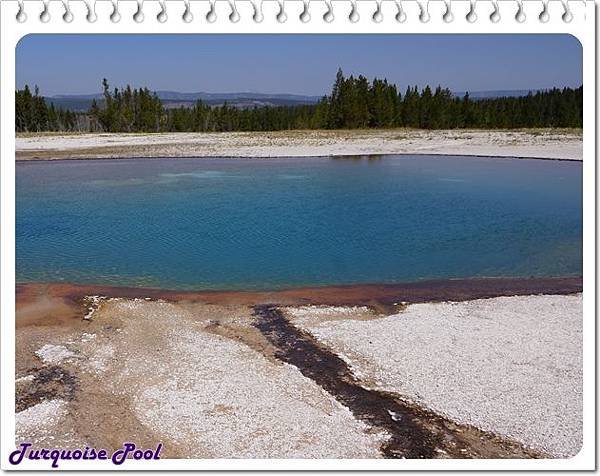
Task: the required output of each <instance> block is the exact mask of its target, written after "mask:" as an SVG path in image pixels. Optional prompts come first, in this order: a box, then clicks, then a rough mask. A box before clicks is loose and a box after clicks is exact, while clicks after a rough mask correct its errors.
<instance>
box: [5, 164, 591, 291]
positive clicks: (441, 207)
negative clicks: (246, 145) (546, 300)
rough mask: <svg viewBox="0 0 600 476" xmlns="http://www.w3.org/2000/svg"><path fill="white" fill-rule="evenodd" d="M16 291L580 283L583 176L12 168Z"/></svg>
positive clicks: (559, 171)
mask: <svg viewBox="0 0 600 476" xmlns="http://www.w3.org/2000/svg"><path fill="white" fill-rule="evenodd" d="M16 225H17V250H16V251H17V280H18V281H19V282H31V281H69V282H78V283H98V284H112V285H134V286H138V285H139V286H156V287H162V288H177V289H270V288H285V287H294V286H306V285H329V284H356V283H384V282H385V283H394V282H403V281H415V280H420V279H431V278H452V277H480V276H571V275H581V274H582V164H581V163H580V162H569V161H547V160H524V159H500V158H494V159H491V158H473V157H440V156H384V157H380V158H371V159H369V158H355V159H349V158H343V159H342V158H340V159H327V158H285V159H152V160H150V159H148V160H123V159H119V160H85V161H61V162H19V163H18V164H17V223H16Z"/></svg>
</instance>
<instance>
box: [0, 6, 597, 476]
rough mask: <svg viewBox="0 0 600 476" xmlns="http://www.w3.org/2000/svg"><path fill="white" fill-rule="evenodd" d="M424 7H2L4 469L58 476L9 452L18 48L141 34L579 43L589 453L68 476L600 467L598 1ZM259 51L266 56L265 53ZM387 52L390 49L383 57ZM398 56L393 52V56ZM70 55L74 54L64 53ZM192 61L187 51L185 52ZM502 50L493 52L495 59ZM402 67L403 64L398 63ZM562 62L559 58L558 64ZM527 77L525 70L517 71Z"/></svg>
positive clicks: (195, 466)
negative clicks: (599, 421)
mask: <svg viewBox="0 0 600 476" xmlns="http://www.w3.org/2000/svg"><path fill="white" fill-rule="evenodd" d="M421 3H424V2H416V1H415V2H406V1H405V2H404V3H403V6H404V8H405V12H406V15H407V20H406V22H405V23H402V24H400V23H398V22H396V20H395V19H394V15H395V13H396V7H395V4H394V2H392V1H384V2H383V6H382V13H383V16H384V18H383V21H381V22H380V23H375V22H374V21H372V19H371V15H372V14H373V12H374V11H375V8H376V2H375V1H371V0H360V1H359V2H357V10H358V13H359V15H360V20H359V21H358V22H356V23H351V22H350V21H349V20H348V14H349V13H350V11H351V9H352V3H351V2H350V1H338V0H336V1H334V2H333V4H334V14H335V19H334V21H333V22H331V23H326V22H325V21H324V20H323V19H322V15H323V14H324V13H325V12H326V11H327V7H326V4H325V3H324V2H323V1H322V0H312V1H311V4H310V13H311V17H312V18H311V21H310V22H308V23H303V22H302V21H300V19H299V18H298V17H299V15H300V13H301V12H302V10H303V2H302V1H300V0H285V9H286V14H287V22H285V23H279V22H278V21H277V19H276V16H277V14H278V13H279V3H278V2H277V1H274V0H265V1H264V2H263V14H264V21H263V22H262V23H260V24H257V23H255V22H254V21H253V19H252V15H253V6H252V2H251V1H249V0H237V1H236V7H237V10H238V12H239V14H240V19H239V21H238V22H237V23H233V22H231V21H230V20H229V18H228V16H229V13H230V7H229V3H228V2H227V1H225V0H219V1H217V2H216V13H217V21H215V22H214V23H209V22H207V20H206V18H205V14H206V12H207V11H208V8H209V2H208V1H195V0H192V1H191V2H190V4H191V6H192V13H193V14H194V20H193V21H192V22H191V23H184V22H183V20H182V19H181V14H182V13H183V10H184V7H183V2H180V1H177V2H176V1H169V2H167V7H168V20H167V21H166V22H165V23H159V22H158V20H157V19H156V14H158V12H159V11H160V4H159V2H157V1H156V0H146V1H145V2H144V12H145V17H146V20H145V21H144V22H143V23H137V22H135V21H134V20H133V14H134V13H135V12H136V10H137V2H136V1H134V0H119V12H120V14H121V21H120V22H119V23H112V22H111V21H110V20H109V16H110V14H111V12H112V3H111V2H110V1H105V0H98V1H97V2H96V14H97V16H98V20H97V21H96V22H95V23H89V22H88V21H87V20H86V18H85V17H86V13H87V9H86V5H85V3H83V2H82V1H80V0H71V1H70V8H71V10H72V12H73V15H74V19H73V21H72V22H71V23H66V22H64V21H63V19H62V14H63V12H64V10H63V8H62V3H61V2H60V1H57V0H53V1H51V2H50V3H49V5H50V7H49V12H50V15H51V20H50V21H49V22H48V23H43V22H41V21H40V20H39V18H38V15H39V14H40V12H41V11H42V7H43V4H42V2H41V1H39V0H36V1H27V2H25V10H26V13H27V15H28V19H27V21H26V22H24V23H18V22H17V21H16V20H15V16H16V14H17V12H18V10H19V5H18V3H17V1H16V0H2V1H0V57H1V58H2V61H1V63H0V85H2V89H1V91H0V103H1V104H2V109H1V115H0V145H1V148H0V155H1V157H2V160H0V206H1V222H0V229H1V230H2V239H1V240H0V266H1V270H0V271H1V273H0V277H1V281H0V282H1V289H0V315H1V316H2V319H1V323H0V329H1V335H2V345H1V346H0V349H1V360H0V363H1V369H2V371H1V390H2V393H1V395H2V399H1V416H2V428H1V434H0V437H1V445H0V458H1V460H0V461H1V463H0V467H1V468H2V469H4V470H8V469H10V470H49V469H50V464H49V462H47V461H44V462H35V461H24V462H23V463H21V464H20V465H19V466H11V465H10V464H9V463H8V454H9V453H10V452H11V451H13V450H14V449H15V447H14V437H15V403H14V402H15V399H14V395H15V284H16V280H15V127H14V120H15V117H14V99H15V91H14V90H15V48H16V45H17V43H18V42H19V41H20V39H21V38H23V37H24V36H26V35H28V34H36V33H46V34H48V33H62V34H65V33H71V34H89V33H95V34H99V33H103V34H116V33H121V34H122V33H135V34H180V33H187V34H191V33H194V34H211V33H212V34H214V33H218V34H232V33H235V34H241V33H244V34H258V33H261V34H266V33H270V34H286V35H288V34H299V33H302V34H335V33H337V34H340V33H341V34H403V33H413V34H414V33H416V34H423V35H425V34H474V33H485V34H493V33H497V34H510V33H519V34H523V33H527V34H537V33H544V34H548V33H563V34H564V33H566V34H571V35H573V36H574V37H576V38H577V39H578V40H579V42H580V43H581V45H582V47H583V51H582V59H583V84H584V86H585V87H584V91H583V95H584V101H583V105H584V121H583V155H584V161H583V217H584V221H583V256H584V260H583V287H584V291H583V309H584V311H583V314H584V315H583V317H584V323H583V441H584V444H583V447H582V449H581V451H580V452H579V453H578V454H577V455H576V456H574V457H572V458H568V459H545V460H533V459H531V460H516V459H508V460H494V459H477V460H455V459H452V460H436V459H432V460H394V459H381V460H377V459H367V460H364V459H363V460H358V459H326V460H320V459H314V460H309V459H209V460H207V459H161V460H159V461H133V460H127V461H126V462H125V463H124V464H123V465H122V466H113V465H112V464H111V463H110V462H101V461H78V462H72V461H63V462H61V465H60V469H63V470H75V469H78V470H124V469H127V470H141V469H143V470H205V471H206V470H346V471H354V470H498V469H502V470H576V469H586V470H591V469H595V448H596V440H595V421H596V413H595V364H596V361H595V335H596V333H595V332H596V328H595V298H596V294H595V291H596V278H595V264H596V250H595V229H596V214H595V212H596V204H595V177H596V164H595V130H596V128H595V104H596V102H595V48H596V43H595V3H594V2H592V1H589V0H587V1H582V2H570V3H569V6H570V7H571V10H572V12H573V20H572V21H571V22H570V23H565V22H563V21H562V18H561V15H562V13H563V10H562V7H561V2H559V1H551V2H550V4H549V13H550V19H549V21H548V22H547V23H542V22H540V21H539V19H538V15H539V13H540V11H541V3H542V2H530V1H525V2H523V5H524V12H525V14H526V16H527V19H526V21H525V22H523V23H519V22H517V21H516V20H515V19H514V15H515V13H516V11H517V2H515V1H511V2H499V8H500V15H501V21H499V22H498V23H493V22H491V21H490V19H489V18H488V17H489V14H490V13H491V12H492V11H493V7H492V2H490V1H488V0H479V1H478V5H477V8H478V11H477V14H478V17H479V18H478V19H477V21H475V22H474V23H470V22H468V21H467V20H466V18H465V17H466V14H467V13H468V11H469V9H470V2H469V1H465V0H452V10H453V14H454V21H453V22H452V23H445V22H444V21H443V19H442V15H443V13H444V12H445V3H444V1H441V0H435V1H430V2H429V14H430V15H431V19H430V21H429V22H427V23H422V22H421V21H420V20H419V13H420V4H421ZM259 53H260V52H258V51H257V54H259ZM382 53H384V52H382ZM391 53H392V52H385V54H391ZM65 54H68V52H65ZM179 54H182V55H184V54H185V52H179ZM493 54H494V52H493V51H490V55H493ZM398 60H399V61H401V60H402V58H401V57H400V58H398ZM557 61H560V58H557ZM515 73H516V74H518V72H515Z"/></svg>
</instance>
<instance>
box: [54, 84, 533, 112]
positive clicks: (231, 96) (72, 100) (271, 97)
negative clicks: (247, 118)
mask: <svg viewBox="0 0 600 476" xmlns="http://www.w3.org/2000/svg"><path fill="white" fill-rule="evenodd" d="M537 91H538V90H537V89H533V90H531V92H533V93H535V92H537ZM529 92H530V90H527V89H517V90H492V91H469V97H470V98H471V99H474V100H477V99H489V98H500V97H519V96H527V94H529ZM156 94H157V95H158V97H159V98H160V99H161V100H162V102H163V104H164V106H165V108H167V109H172V108H177V107H182V106H183V107H191V106H193V105H194V103H195V102H196V101H197V100H198V99H200V100H202V102H204V103H205V104H208V105H211V106H221V105H223V104H224V103H225V102H227V104H228V105H229V106H231V107H235V108H238V109H249V108H254V107H265V106H297V105H302V104H315V103H317V102H318V101H319V100H320V99H321V96H303V95H300V94H267V93H250V92H245V93H244V92H241V93H205V92H198V93H180V92H177V91H156ZM453 94H454V95H455V96H458V97H463V96H464V95H465V91H455V92H453ZM93 99H96V100H97V101H99V102H101V100H102V94H100V93H98V94H59V95H56V96H50V97H46V98H45V100H46V102H47V103H48V104H50V103H52V104H54V106H55V107H60V108H62V109H67V110H69V111H75V112H82V111H87V110H88V109H89V108H90V105H91V104H92V100H93Z"/></svg>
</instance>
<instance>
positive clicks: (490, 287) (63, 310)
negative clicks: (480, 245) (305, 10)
mask: <svg viewBox="0 0 600 476" xmlns="http://www.w3.org/2000/svg"><path fill="white" fill-rule="evenodd" d="M582 290H583V279H582V278H581V277H578V276H573V277H549V278H469V279H439V280H426V281H417V282H411V283H397V284H360V285H338V286H320V287H300V288H291V289H282V290H266V291H213V290H210V291H180V290H168V289H159V288H144V287H127V286H106V285H94V284H73V283H23V284H18V285H17V287H16V307H17V315H18V318H17V327H18V326H19V325H21V324H23V323H26V325H28V324H31V323H34V322H40V320H41V321H45V322H46V323H49V322H52V323H56V321H55V320H56V319H58V322H59V323H61V324H64V323H65V322H66V321H69V320H70V319H71V318H80V317H81V316H82V312H83V313H84V314H85V312H86V311H84V309H85V307H86V304H85V303H84V302H83V298H84V297H85V296H105V297H108V298H111V297H116V298H129V299H136V298H142V299H143V298H149V299H162V300H166V301H171V302H177V301H185V302H201V303H206V304H211V305H213V304H214V305H238V306H239V305H242V306H254V305H258V304H276V305H282V306H296V305H331V306H369V307H372V308H374V309H376V310H378V311H379V312H385V313H389V312H393V311H394V310H395V309H396V307H397V306H398V305H399V303H402V302H406V303H423V302H442V301H465V300H471V299H483V298H492V297H499V296H517V295H519V296H523V295H532V294H573V293H579V292H581V291H582ZM42 297H43V299H41V298H42ZM40 299H41V303H42V305H41V307H39V302H40ZM35 302H38V306H34V307H30V306H31V304H32V303H35ZM51 303H53V304H51ZM24 310H26V312H24Z"/></svg>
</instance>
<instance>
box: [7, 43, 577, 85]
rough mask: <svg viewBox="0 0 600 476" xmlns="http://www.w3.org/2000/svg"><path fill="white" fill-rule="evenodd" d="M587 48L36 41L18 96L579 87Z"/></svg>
mask: <svg viewBox="0 0 600 476" xmlns="http://www.w3.org/2000/svg"><path fill="white" fill-rule="evenodd" d="M581 61H582V58H581V46H580V44H579V42H578V41H577V40H576V39H575V38H573V37H571V36H568V35H402V34H399V35H201V34H198V35H158V34H157V35H29V36H27V37H25V38H24V39H22V40H21V42H20V43H19V45H18V47H17V87H19V88H21V87H23V86H24V85H25V84H29V85H34V84H37V85H39V87H40V90H41V93H42V94H44V95H48V96H51V95H55V94H87V93H96V92H100V89H101V85H100V82H101V80H102V78H104V77H106V78H107V79H108V80H109V82H110V83H111V86H125V85H126V84H131V85H132V86H136V87H137V86H148V88H150V89H151V90H171V91H179V92H199V91H205V92H248V91H250V92H264V93H294V94H309V95H322V94H325V93H328V92H329V89H330V87H331V84H332V82H333V79H334V77H335V73H336V71H337V68H338V67H342V69H343V70H344V73H346V74H348V75H349V74H364V75H365V76H367V77H368V78H372V77H374V76H378V77H386V78H387V79H388V80H389V81H391V82H393V83H396V84H397V85H398V86H399V87H400V88H401V90H404V88H405V87H406V86H407V85H408V84H410V85H417V86H419V87H422V86H424V85H426V84H431V85H432V86H435V85H437V84H441V85H442V86H444V87H448V88H450V89H451V90H453V91H465V90H468V91H483V90H498V89H502V90H507V89H543V88H550V87H554V86H556V87H563V86H571V87H577V86H580V85H581V83H582V65H581Z"/></svg>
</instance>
